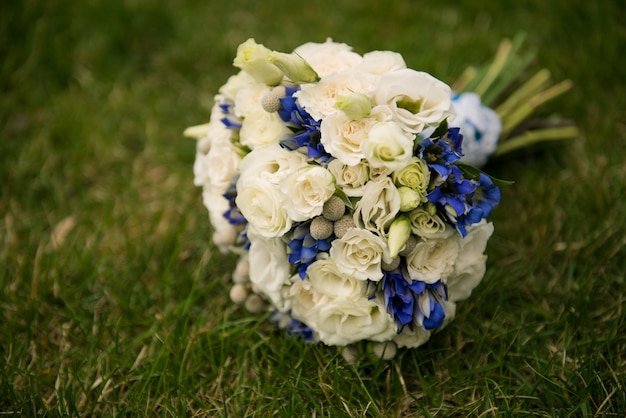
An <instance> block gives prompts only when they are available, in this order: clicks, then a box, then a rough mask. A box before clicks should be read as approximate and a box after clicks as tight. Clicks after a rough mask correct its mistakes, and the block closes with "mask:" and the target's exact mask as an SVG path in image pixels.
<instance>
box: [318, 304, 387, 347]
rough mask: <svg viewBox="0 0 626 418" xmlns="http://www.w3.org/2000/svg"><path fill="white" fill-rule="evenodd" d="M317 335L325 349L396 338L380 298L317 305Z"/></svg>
mask: <svg viewBox="0 0 626 418" xmlns="http://www.w3.org/2000/svg"><path fill="white" fill-rule="evenodd" d="M311 315H315V316H317V318H318V319H317V326H316V331H317V332H318V335H319V338H320V340H321V341H322V342H323V343H324V344H327V345H347V344H352V343H355V342H357V341H361V340H372V341H387V340H389V339H390V338H392V337H393V336H394V335H395V334H396V325H395V323H394V321H393V319H392V318H391V316H390V315H389V314H387V312H385V307H384V306H383V305H382V304H381V302H380V298H376V299H372V300H368V299H367V298H361V299H358V300H355V299H348V298H337V299H334V300H332V301H330V302H329V303H325V304H319V305H317V306H316V307H315V308H314V309H313V311H312V312H311Z"/></svg>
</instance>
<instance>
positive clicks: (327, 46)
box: [294, 38, 363, 77]
mask: <svg viewBox="0 0 626 418" xmlns="http://www.w3.org/2000/svg"><path fill="white" fill-rule="evenodd" d="M294 52H295V53H296V54H298V55H300V56H301V57H302V58H304V59H305V60H306V61H307V62H308V63H309V65H311V67H313V69H314V70H315V72H317V74H318V75H319V76H320V77H324V76H326V75H328V74H330V73H333V72H335V71H338V70H341V69H343V68H351V67H354V66H356V65H358V64H359V63H360V62H361V61H362V60H363V58H362V57H361V56H360V55H359V54H357V53H356V52H352V47H350V46H349V45H346V44H342V43H337V42H333V41H332V40H331V39H330V38H328V39H327V40H326V42H325V43H315V42H309V43H306V44H304V45H301V46H299V47H297V48H296V49H295V50H294Z"/></svg>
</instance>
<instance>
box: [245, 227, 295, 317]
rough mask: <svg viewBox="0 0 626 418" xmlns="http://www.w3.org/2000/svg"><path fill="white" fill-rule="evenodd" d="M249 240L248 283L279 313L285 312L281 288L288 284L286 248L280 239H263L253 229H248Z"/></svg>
mask: <svg viewBox="0 0 626 418" xmlns="http://www.w3.org/2000/svg"><path fill="white" fill-rule="evenodd" d="M248 239H249V240H250V249H249V264H250V265H251V266H252V268H251V269H250V271H249V276H250V281H251V282H252V283H253V284H254V286H256V288H257V289H258V290H259V291H260V292H261V293H262V294H263V295H264V296H266V297H267V298H268V299H269V300H270V302H271V303H272V305H274V307H276V308H277V309H278V310H280V311H285V310H287V306H286V303H285V300H284V299H283V286H286V285H288V284H289V278H290V270H291V265H290V264H289V261H288V260H287V248H286V245H285V243H284V242H283V240H282V239H280V238H265V237H263V236H261V235H259V234H258V233H257V232H256V231H255V230H254V228H250V227H249V228H248Z"/></svg>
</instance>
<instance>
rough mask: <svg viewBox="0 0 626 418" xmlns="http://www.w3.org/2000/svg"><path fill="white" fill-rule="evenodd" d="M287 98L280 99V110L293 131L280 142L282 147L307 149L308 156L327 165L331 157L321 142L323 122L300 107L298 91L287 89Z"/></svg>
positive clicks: (279, 112)
mask: <svg viewBox="0 0 626 418" xmlns="http://www.w3.org/2000/svg"><path fill="white" fill-rule="evenodd" d="M285 91H286V96H285V97H283V98H281V99H280V103H281V105H282V107H281V108H280V109H278V115H279V116H280V118H281V119H282V120H283V121H284V122H287V123H288V125H289V127H290V129H291V130H292V131H293V133H292V134H291V135H289V136H288V137H287V138H285V139H283V140H281V141H280V145H281V146H282V147H284V148H287V149H289V150H292V151H293V150H296V149H298V148H302V147H306V150H307V156H309V157H311V158H314V159H316V160H319V161H320V162H322V163H326V162H327V161H328V160H329V159H330V158H331V155H330V154H329V153H327V152H326V150H325V149H324V146H323V145H322V142H321V140H320V138H321V136H322V135H321V133H320V125H321V121H318V120H315V119H313V117H312V116H311V115H309V113H308V112H307V111H306V110H304V108H302V106H300V104H299V103H298V101H297V99H296V98H295V97H294V96H293V94H294V93H295V92H296V91H298V90H297V89H295V88H291V87H286V88H285Z"/></svg>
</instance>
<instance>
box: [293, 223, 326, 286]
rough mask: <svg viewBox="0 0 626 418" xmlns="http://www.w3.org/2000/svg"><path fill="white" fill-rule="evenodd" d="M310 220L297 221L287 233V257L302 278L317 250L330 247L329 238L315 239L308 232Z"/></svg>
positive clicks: (324, 250) (313, 259)
mask: <svg viewBox="0 0 626 418" xmlns="http://www.w3.org/2000/svg"><path fill="white" fill-rule="evenodd" d="M310 226H311V221H307V222H303V223H299V224H298V225H296V226H295V227H294V228H292V230H291V232H290V233H288V234H287V236H288V237H289V243H288V244H287V257H288V260H289V262H290V263H291V264H293V265H295V266H296V267H297V268H298V275H299V276H300V278H301V279H302V280H304V278H305V277H306V270H307V269H308V268H309V266H310V265H311V264H312V263H313V262H314V261H315V257H317V254H318V253H319V252H326V251H328V250H329V249H330V245H331V243H330V239H315V238H313V237H312V236H311V232H310Z"/></svg>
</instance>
